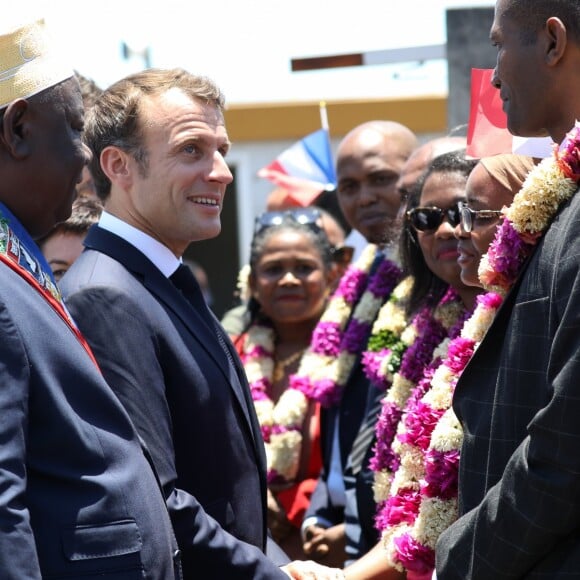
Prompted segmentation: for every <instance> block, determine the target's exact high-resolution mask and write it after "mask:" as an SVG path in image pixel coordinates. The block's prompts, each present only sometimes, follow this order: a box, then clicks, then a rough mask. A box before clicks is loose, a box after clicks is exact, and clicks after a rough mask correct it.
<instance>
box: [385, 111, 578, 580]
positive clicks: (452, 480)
mask: <svg viewBox="0 0 580 580" xmlns="http://www.w3.org/2000/svg"><path fill="white" fill-rule="evenodd" d="M579 182H580V123H578V122H576V124H575V126H574V128H573V129H572V131H570V133H568V135H567V136H566V138H565V140H564V142H563V143H562V145H561V146H560V147H559V149H557V150H555V151H554V156H553V157H552V158H548V159H544V160H543V161H542V162H541V163H540V164H539V165H538V166H536V167H535V168H534V170H533V171H532V172H530V174H529V175H528V177H527V178H526V180H525V182H524V184H523V185H522V189H521V190H520V191H519V192H518V194H516V196H515V197H514V200H513V203H512V204H511V206H510V207H509V208H508V209H507V210H505V211H504V218H503V220H502V223H501V224H500V226H499V227H498V230H497V232H496V235H495V238H494V241H493V242H492V244H491V245H490V247H489V250H488V252H487V254H486V255H485V256H484V257H483V259H482V261H481V263H480V268H479V277H480V280H481V282H482V283H483V284H484V287H485V288H486V289H487V290H488V292H487V293H486V294H484V295H483V296H478V298H477V307H476V309H475V311H474V313H473V315H472V316H471V318H470V319H469V320H468V321H467V322H466V323H465V325H464V326H463V329H462V330H461V335H460V336H459V337H457V338H456V339H454V340H452V341H451V342H450V343H449V346H448V349H447V352H446V354H445V356H444V358H443V362H442V363H441V364H440V365H439V366H438V367H437V368H436V369H435V370H434V371H433V369H431V372H430V376H429V375H425V377H424V380H425V381H426V383H427V389H426V390H425V392H424V393H423V394H422V396H421V397H420V398H419V397H417V400H416V401H415V404H414V405H413V407H412V408H410V409H409V411H408V413H407V416H406V418H405V424H404V425H403V433H402V434H401V435H402V438H401V439H402V443H403V446H405V445H410V447H408V448H406V449H404V448H401V454H402V460H401V466H400V467H399V470H398V471H397V473H396V474H395V477H394V479H393V483H392V484H391V488H390V493H389V497H388V500H387V501H386V502H385V503H384V504H383V505H382V506H380V508H381V509H380V512H379V513H378V516H377V527H378V528H379V530H380V531H381V532H382V539H383V543H384V545H385V548H386V552H387V557H388V559H389V561H390V562H391V564H392V565H393V566H394V567H395V568H397V569H398V570H400V571H403V570H405V569H406V570H410V571H413V572H417V573H427V572H429V571H431V570H432V569H433V567H434V565H435V545H436V543H437V540H438V538H439V536H440V535H441V533H442V532H443V531H444V530H445V529H447V528H448V527H449V526H450V525H451V524H452V523H453V522H454V521H455V519H456V518H457V514H458V512H457V476H458V466H459V454H460V449H461V445H462V442H463V432H462V429H461V425H460V423H459V421H458V419H457V417H456V416H455V414H454V412H453V409H452V407H451V401H452V397H453V392H454V390H455V385H456V383H457V380H458V378H459V376H460V374H461V373H462V372H463V369H464V368H465V367H466V365H467V363H468V362H469V360H470V358H471V357H472V355H473V353H474V351H475V349H476V348H477V346H478V345H479V343H480V342H481V341H482V340H483V337H484V336H485V334H486V332H487V330H488V329H489V327H490V326H491V324H492V322H493V319H494V317H495V314H496V312H497V310H498V308H499V307H500V306H501V304H502V302H503V299H504V297H505V295H506V294H507V292H508V291H509V289H510V288H511V287H512V285H513V284H514V282H515V281H516V279H517V277H518V275H519V273H520V270H521V267H522V265H523V263H524V261H525V260H526V258H527V257H528V256H529V255H531V253H532V252H533V250H534V247H535V245H536V244H537V242H538V240H539V239H540V238H541V236H542V235H543V233H544V232H545V231H546V229H547V228H548V227H549V225H550V223H551V221H552V219H553V218H554V216H555V214H556V213H557V211H558V209H559V208H560V206H561V205H562V204H563V203H564V202H565V201H567V200H569V199H570V198H571V197H572V196H573V195H574V194H575V192H576V190H577V189H578V183H579ZM413 423H416V424H417V425H420V426H421V438H419V436H418V435H417V433H418V432H417V433H415V434H414V433H413ZM405 433H406V435H405ZM398 439H399V438H398ZM399 441H401V440H400V439H399ZM413 450H414V452H413Z"/></svg>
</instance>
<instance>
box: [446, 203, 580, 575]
mask: <svg viewBox="0 0 580 580" xmlns="http://www.w3.org/2000/svg"><path fill="white" fill-rule="evenodd" d="M579 264H580V195H578V194H576V196H575V197H574V198H573V199H572V200H571V202H569V203H568V204H566V205H565V207H563V208H562V209H561V211H560V213H559V215H557V217H556V218H555V220H554V222H553V223H552V225H551V226H550V228H549V230H548V231H547V233H546V234H545V236H544V238H543V239H542V240H541V242H540V243H539V245H538V248H537V250H536V252H535V253H534V255H533V256H532V258H531V260H530V262H529V264H528V266H527V269H526V270H525V272H524V274H523V276H522V277H521V278H520V281H519V285H518V286H517V287H516V288H514V289H513V290H512V292H511V294H510V295H508V297H507V298H506V301H505V303H504V305H503V306H502V308H501V309H500V311H499V313H498V315H497V317H496V319H495V321H494V323H493V325H492V327H491V328H490V330H489V332H488V334H487V336H486V337H485V339H484V341H483V342H482V344H481V345H480V347H479V349H478V350H477V351H476V353H475V355H474V357H473V359H472V360H471V362H470V363H469V365H468V366H467V368H466V369H465V371H464V373H463V376H462V377H461V379H460V381H459V383H458V385H457V388H456V392H455V398H454V409H455V412H456V413H457V415H458V417H459V418H460V420H461V423H462V425H463V429H464V433H465V436H464V444H463V449H462V455H461V462H460V480H459V483H460V496H459V503H460V514H464V515H463V517H461V518H460V519H459V520H458V521H457V522H456V523H455V524H454V525H452V526H451V527H450V528H449V529H448V530H447V531H446V532H445V533H444V534H443V535H442V537H441V539H440V541H439V544H438V546H437V575H438V578H439V579H440V580H447V579H452V578H458V579H459V578H460V579H462V580H467V579H473V580H475V579H482V580H483V579H485V580H488V579H491V578H493V579H502V578H544V579H546V580H547V579H550V580H554V579H557V578H580V272H579Z"/></svg>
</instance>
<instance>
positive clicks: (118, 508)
mask: <svg viewBox="0 0 580 580" xmlns="http://www.w3.org/2000/svg"><path fill="white" fill-rule="evenodd" d="M490 38H491V41H492V43H493V44H494V45H495V46H497V51H498V55H497V64H496V67H495V70H494V74H493V78H492V83H493V85H494V86H495V87H496V88H497V89H498V90H499V95H500V97H501V100H502V102H503V107H504V110H505V112H506V115H507V120H508V128H509V130H510V132H511V133H512V134H514V135H520V136H524V137H534V136H545V135H548V136H550V137H551V138H552V140H553V141H554V143H555V144H556V146H555V148H554V152H553V154H552V155H551V156H550V157H548V158H546V159H543V160H541V159H536V158H532V157H526V156H523V155H517V154H513V153H506V154H501V155H494V156H491V157H483V158H481V159H473V158H471V157H469V156H468V155H467V153H466V140H465V138H462V137H457V136H445V137H438V138H435V139H432V140H429V141H427V142H421V140H420V138H419V137H418V136H417V135H415V134H414V133H413V131H411V130H410V129H409V128H408V127H406V126H404V125H402V124H400V123H398V122H396V121H394V120H372V121H368V122H365V123H362V124H361V125H359V126H357V127H354V128H353V129H352V130H351V131H350V132H349V133H348V134H347V135H345V136H344V137H343V139H342V140H341V142H340V144H339V146H338V148H337V152H336V175H337V187H336V191H335V192H334V193H333V194H332V196H333V205H332V211H329V210H328V208H327V207H324V206H323V205H322V204H320V205H317V204H316V201H315V202H314V205H312V206H308V207H301V206H296V205H295V204H294V203H289V202H288V198H287V197H285V196H284V195H280V192H279V191H275V192H273V195H272V196H271V199H270V200H269V206H268V207H267V208H265V211H264V212H263V213H261V214H260V215H258V216H256V218H255V224H254V234H253V238H252V242H251V248H250V249H249V263H248V265H247V266H246V267H245V268H244V275H243V276H240V279H241V288H239V289H238V290H237V295H238V297H239V302H240V303H239V304H238V305H236V306H235V307H234V305H233V304H232V309H231V310H229V311H228V312H226V313H225V315H224V316H223V319H222V320H221V321H220V320H218V318H217V317H216V315H215V314H214V312H213V311H212V309H211V305H212V302H211V291H210V289H209V288H210V286H211V285H212V284H217V283H219V281H217V280H209V281H208V280H207V276H206V275H205V273H204V272H203V270H201V269H200V268H199V266H198V265H197V264H195V263H193V262H191V261H190V260H188V258H187V256H186V250H187V248H188V247H189V246H190V244H192V243H193V244H195V242H199V241H202V240H207V239H211V238H214V237H216V236H217V235H219V233H220V230H221V221H220V213H221V209H222V207H223V204H224V203H227V201H224V197H225V191H226V187H227V185H228V184H229V183H230V182H231V181H232V179H233V176H232V173H231V171H230V168H229V167H228V164H227V161H226V160H227V154H228V151H229V149H230V148H231V143H230V140H229V137H228V133H227V127H226V125H225V121H224V107H225V102H224V96H223V94H222V92H221V90H220V88H219V87H218V86H217V85H216V84H215V82H214V81H213V80H211V79H209V78H207V77H204V76H199V75H195V74H192V73H190V72H188V71H186V70H183V69H180V68H175V69H147V70H144V71H142V72H138V73H135V74H132V75H129V76H127V77H125V78H123V79H120V80H119V81H118V82H116V83H114V84H113V85H111V86H110V87H107V88H106V89H104V90H102V89H100V88H98V87H96V85H95V84H94V83H93V82H92V81H90V79H87V78H85V77H83V76H82V75H80V74H79V73H78V72H76V71H74V70H72V69H69V68H68V67H67V66H66V64H65V63H63V62H62V60H61V56H60V55H57V54H56V53H55V52H54V50H53V48H52V45H51V42H50V37H49V35H47V31H46V27H45V24H44V22H43V21H42V20H39V21H35V22H29V23H24V24H22V25H20V26H18V27H12V28H10V29H9V30H8V29H6V30H3V31H0V67H4V69H5V70H3V71H1V72H3V74H0V176H1V179H0V183H1V185H0V270H1V272H2V280H3V283H2V284H1V285H0V337H1V340H2V344H3V347H2V349H1V352H0V384H1V385H2V388H1V389H0V411H1V414H2V418H3V419H2V423H1V427H0V435H1V438H2V445H1V446H0V577H1V578H2V579H6V580H22V579H24V578H26V579H39V580H40V579H41V578H68V579H69V580H74V579H79V580H80V579H89V578H96V577H99V578H106V579H109V580H132V579H137V578H139V579H142V578H149V579H151V580H180V579H184V580H192V579H193V578H204V579H206V578H207V579H211V578H215V579H220V580H223V579H224V578H227V579H233V580H235V579H239V580H242V579H248V580H250V579H264V580H266V579H268V580H269V579H275V578H294V579H321V580H332V579H335V580H340V579H342V580H379V579H384V580H404V579H405V578H407V579H408V580H431V579H439V580H447V579H449V580H454V579H458V580H480V579H481V580H489V579H491V578H493V579H502V578H505V579H506V580H507V579H508V578H509V579H515V578H549V579H551V580H552V579H559V578H562V579H564V578H580V475H579V474H580V459H578V457H579V456H578V453H577V447H578V443H579V442H580V421H579V420H578V417H580V407H579V403H578V402H579V401H580V396H579V394H578V393H577V385H578V377H579V376H580V369H579V368H578V367H579V365H580V351H579V349H578V336H580V334H579V332H580V306H579V305H578V300H579V299H580V274H579V258H580V246H579V244H580V236H579V235H578V232H579V231H580V205H579V204H580V201H579V200H580V197H579V196H578V195H575V194H576V193H577V191H578V189H579V183H580V121H579V119H580V106H579V105H578V101H577V95H578V94H579V91H580V4H579V3H578V1H577V0H497V2H496V6H495V16H494V22H493V25H492V28H491V31H490ZM6 63H7V64H6ZM75 198H76V199H75ZM345 228H347V229H350V230H351V231H352V232H356V233H357V235H359V236H360V239H364V242H365V244H366V245H365V246H364V248H363V249H362V251H361V252H360V254H359V255H358V256H357V257H356V259H352V256H353V248H352V247H349V246H348V245H347V244H346V243H345V240H347V239H348V238H347V234H348V231H346V230H345ZM233 295H234V289H232V297H233Z"/></svg>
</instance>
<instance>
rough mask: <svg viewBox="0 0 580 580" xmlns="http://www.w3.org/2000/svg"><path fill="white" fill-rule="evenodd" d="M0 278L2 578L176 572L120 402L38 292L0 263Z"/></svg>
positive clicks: (147, 471) (163, 577)
mask: <svg viewBox="0 0 580 580" xmlns="http://www.w3.org/2000/svg"><path fill="white" fill-rule="evenodd" d="M0 277H1V279H2V283H1V284H0V530H1V532H0V578H2V580H23V579H26V580H33V579H34V580H40V579H41V578H45V579H47V578H52V579H56V578H66V579H67V580H80V579H84V580H88V579H89V578H97V577H98V578H102V579H103V580H143V579H144V578H148V579H152V580H153V579H155V580H175V578H178V577H179V574H178V572H177V571H176V570H175V569H174V562H173V556H174V554H176V551H177V545H176V543H175V538H174V535H173V531H172V529H171V522H170V520H169V517H168V514H167V509H166V506H165V502H164V498H163V494H162V492H161V489H160V486H159V484H158V482H157V480H156V479H155V476H154V474H153V471H152V469H151V466H150V464H149V462H148V461H147V459H146V457H145V455H144V453H143V449H142V447H141V444H140V441H139V438H138V435H137V433H136V431H135V429H134V427H133V425H132V423H131V421H130V419H129V417H128V415H127V413H126V411H125V410H124V409H123V407H122V406H121V404H120V403H119V401H118V399H117V397H115V395H114V393H113V392H112V391H111V389H110V388H109V387H108V385H107V384H106V383H105V380H104V379H103V377H102V375H101V373H100V372H99V371H98V369H97V367H96V366H95V364H94V363H93V361H92V360H91V358H90V357H89V355H88V354H87V352H86V350H85V349H84V348H83V346H82V345H81V344H80V342H79V341H78V340H77V337H76V335H75V334H74V333H73V332H72V330H71V328H70V327H69V326H68V325H67V324H66V323H65V322H64V321H63V319H62V318H61V317H60V316H59V315H58V314H57V312H56V311H55V310H54V309H53V308H52V307H50V306H49V305H48V303H47V302H46V300H45V299H44V298H43V297H42V296H41V295H40V294H39V293H38V292H37V291H36V290H35V289H34V288H32V287H31V286H30V285H29V284H28V283H27V282H26V281H25V280H24V279H23V278H21V277H20V276H19V275H18V274H17V273H15V272H14V271H12V270H11V269H10V268H9V267H8V266H6V265H5V264H3V263H0ZM176 564H177V567H178V562H176Z"/></svg>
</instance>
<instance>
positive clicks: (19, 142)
mask: <svg viewBox="0 0 580 580" xmlns="http://www.w3.org/2000/svg"><path fill="white" fill-rule="evenodd" d="M29 110H30V105H29V103H28V101H25V100H24V99H18V100H16V101H13V102H12V103H10V104H9V105H8V107H6V110H5V112H4V116H3V117H2V123H1V125H0V141H1V142H2V145H3V146H4V148H5V149H6V151H7V152H8V154H9V155H11V156H12V157H14V159H24V158H26V157H27V156H28V155H30V151H31V149H30V143H29V139H30V132H29V131H28V130H27V129H28V127H27V118H28V114H29Z"/></svg>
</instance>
